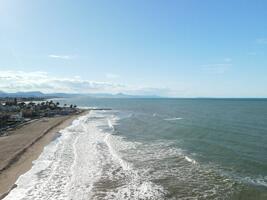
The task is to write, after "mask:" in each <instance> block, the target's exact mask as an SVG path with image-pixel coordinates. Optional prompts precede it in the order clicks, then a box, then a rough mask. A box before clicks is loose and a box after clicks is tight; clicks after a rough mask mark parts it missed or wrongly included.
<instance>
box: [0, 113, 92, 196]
mask: <svg viewBox="0 0 267 200" xmlns="http://www.w3.org/2000/svg"><path fill="white" fill-rule="evenodd" d="M86 112H88V110H83V111H81V112H80V113H78V114H73V115H69V116H60V117H54V118H42V119H40V120H38V121H35V122H33V123H30V124H27V125H24V126H22V127H20V128H18V129H16V130H14V131H13V133H12V134H11V135H10V136H4V137H2V138H0V185H1V187H0V199H3V198H4V197H5V196H7V195H8V193H9V192H10V191H11V190H12V189H13V188H15V187H16V184H15V183H16V181H17V179H18V178H19V177H20V176H21V175H22V174H24V173H26V172H27V171H28V170H30V169H31V167H32V165H33V164H32V162H33V161H34V160H36V159H37V158H38V157H39V155H40V154H41V153H42V152H43V149H44V147H45V146H46V145H48V144H49V143H50V142H51V141H53V140H54V138H55V137H56V135H57V133H58V131H60V130H62V129H64V128H66V127H67V126H69V125H71V123H72V122H73V120H75V119H77V118H78V117H79V116H82V115H84V114H85V113H86ZM29 135H30V138H29V140H27V137H29ZM22 139H24V140H26V141H23V140H22ZM23 142H24V143H23ZM21 143H22V144H24V145H23V146H21V145H22V144H21ZM1 146H2V147H1ZM17 146H18V147H17ZM5 156H6V157H7V159H5Z"/></svg>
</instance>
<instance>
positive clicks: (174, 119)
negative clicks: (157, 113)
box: [164, 117, 183, 121]
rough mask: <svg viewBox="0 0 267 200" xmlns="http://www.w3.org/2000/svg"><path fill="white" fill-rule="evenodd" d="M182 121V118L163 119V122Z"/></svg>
mask: <svg viewBox="0 0 267 200" xmlns="http://www.w3.org/2000/svg"><path fill="white" fill-rule="evenodd" d="M181 119H183V118H182V117H173V118H166V119H164V120H165V121H176V120H181Z"/></svg>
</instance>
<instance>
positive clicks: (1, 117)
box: [0, 97, 79, 136]
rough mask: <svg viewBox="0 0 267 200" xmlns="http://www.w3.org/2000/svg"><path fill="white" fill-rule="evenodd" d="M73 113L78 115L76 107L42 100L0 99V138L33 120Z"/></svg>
mask: <svg viewBox="0 0 267 200" xmlns="http://www.w3.org/2000/svg"><path fill="white" fill-rule="evenodd" d="M74 113H79V109H78V108H77V106H76V105H72V104H71V105H67V104H64V105H60V103H59V102H54V101H52V100H46V99H44V98H10V97H5V98H0V136H3V135H5V134H6V133H7V132H8V131H9V130H12V129H13V128H16V127H18V126H21V125H23V124H26V123H29V122H31V121H33V120H37V119H40V118H43V117H55V116H63V115H70V114H74Z"/></svg>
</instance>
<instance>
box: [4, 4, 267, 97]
mask: <svg viewBox="0 0 267 200" xmlns="http://www.w3.org/2000/svg"><path fill="white" fill-rule="evenodd" d="M266 10H267V1H264V0H253V1H251V0H234V1H233V0H224V1H214V0H202V1H199V0H97V1H91V0H75V1H74V0H0V90H1V91H6V92H15V91H42V92H68V93H113V94H115V93H120V92H123V93H127V94H139V95H152V94H153V95H154V94H155V95H160V96H168V97H267V23H266V19H267V12H266Z"/></svg>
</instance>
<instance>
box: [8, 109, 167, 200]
mask: <svg viewBox="0 0 267 200" xmlns="http://www.w3.org/2000/svg"><path fill="white" fill-rule="evenodd" d="M116 120H117V118H116V116H113V115H112V114H110V113H108V112H101V111H91V112H90V113H89V114H88V115H86V116H83V117H80V118H79V119H77V120H75V121H74V122H73V123H72V125H71V126H69V127H67V128H65V129H64V130H62V131H60V132H61V136H60V137H58V138H57V139H56V140H55V141H53V142H52V143H50V144H49V145H48V146H46V147H45V149H44V151H43V153H42V154H41V155H40V156H39V158H38V159H37V160H36V161H35V162H34V164H33V167H32V168H31V169H30V170H29V171H28V172H27V173H25V174H24V175H22V176H20V177H19V179H18V180H17V182H16V184H17V187H16V188H15V189H13V190H12V191H11V192H10V193H9V195H7V196H6V197H5V200H14V199H16V200H24V199H27V200H35V199H49V198H50V199H75V200H82V199H125V198H123V197H127V198H129V199H140V198H142V199H160V196H161V195H162V194H163V188H162V187H161V186H159V185H157V184H155V183H153V182H151V181H149V180H144V179H143V178H144V177H142V173H140V171H139V170H138V169H135V167H134V164H133V163H131V162H129V161H127V160H125V158H124V155H123V154H122V152H123V151H130V150H133V149H135V148H136V146H137V145H138V143H135V142H128V141H125V140H124V138H122V137H120V136H117V135H113V131H114V124H115V123H116ZM103 127H106V128H103ZM111 129H112V130H111Z"/></svg>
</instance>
